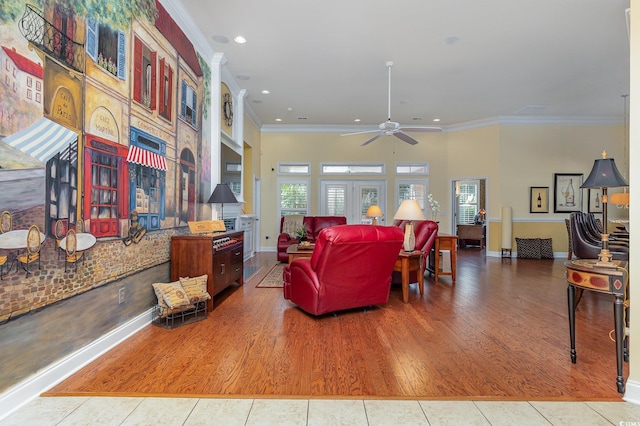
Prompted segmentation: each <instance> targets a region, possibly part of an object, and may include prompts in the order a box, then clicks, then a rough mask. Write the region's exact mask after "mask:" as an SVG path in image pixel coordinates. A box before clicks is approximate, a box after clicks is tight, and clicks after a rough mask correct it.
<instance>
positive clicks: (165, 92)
mask: <svg viewBox="0 0 640 426" xmlns="http://www.w3.org/2000/svg"><path fill="white" fill-rule="evenodd" d="M172 87H173V69H172V68H171V66H170V65H169V64H167V62H166V60H165V58H162V59H160V102H159V103H160V107H159V111H158V113H159V114H160V115H161V116H162V117H164V118H166V119H167V120H169V121H171V103H172V102H173V91H172V90H171V88H172ZM194 95H195V92H194ZM194 103H195V99H194ZM193 116H194V119H193V122H192V124H193V125H194V126H195V114H193Z"/></svg>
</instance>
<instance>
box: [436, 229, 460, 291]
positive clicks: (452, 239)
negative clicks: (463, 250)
mask: <svg viewBox="0 0 640 426" xmlns="http://www.w3.org/2000/svg"><path fill="white" fill-rule="evenodd" d="M457 246H458V236H457V235H447V234H438V235H437V236H436V242H435V244H434V245H433V249H432V250H433V251H432V255H433V264H432V265H430V266H431V267H430V268H429V272H433V275H434V278H435V280H436V281H438V278H440V275H450V276H451V280H452V281H453V282H454V283H455V282H456V261H457V257H458V255H457V252H456V250H457ZM441 250H449V259H450V260H451V272H442V271H440V263H441V262H440V257H441V256H440V251H441Z"/></svg>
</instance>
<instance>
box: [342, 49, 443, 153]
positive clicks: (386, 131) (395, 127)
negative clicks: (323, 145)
mask: <svg viewBox="0 0 640 426" xmlns="http://www.w3.org/2000/svg"><path fill="white" fill-rule="evenodd" d="M392 66H393V62H391V61H389V62H387V68H388V69H389V104H388V110H387V112H388V113H387V117H389V118H388V119H387V121H385V122H384V123H380V125H379V126H378V130H366V131H364V132H353V133H345V134H343V135H340V136H350V135H361V134H364V133H378V134H377V135H375V136H374V137H372V138H371V139H368V140H367V141H365V142H364V143H363V144H362V145H361V146H365V145H367V144H370V143H371V142H373V141H375V140H376V139H378V138H380V137H382V136H395V137H397V138H398V139H401V140H403V141H405V142H406V143H408V144H411V145H415V144H417V143H418V141H417V140H415V139H414V138H412V137H411V136H409V135H408V134H406V133H405V132H440V131H442V128H441V127H438V126H420V127H400V124H398V123H396V122H395V121H391V67H392Z"/></svg>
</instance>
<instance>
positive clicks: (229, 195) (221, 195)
mask: <svg viewBox="0 0 640 426" xmlns="http://www.w3.org/2000/svg"><path fill="white" fill-rule="evenodd" d="M237 202H238V200H237V199H236V196H235V195H233V191H231V188H229V185H227V184H226V183H219V184H217V185H216V189H214V190H213V192H212V193H211V196H210V197H209V201H207V203H220V204H222V215H221V218H222V219H224V203H237Z"/></svg>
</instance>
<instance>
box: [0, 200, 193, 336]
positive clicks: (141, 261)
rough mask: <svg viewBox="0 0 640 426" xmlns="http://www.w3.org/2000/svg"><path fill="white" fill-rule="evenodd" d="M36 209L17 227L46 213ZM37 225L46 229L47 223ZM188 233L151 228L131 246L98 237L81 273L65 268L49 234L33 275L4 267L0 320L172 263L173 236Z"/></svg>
mask: <svg viewBox="0 0 640 426" xmlns="http://www.w3.org/2000/svg"><path fill="white" fill-rule="evenodd" d="M33 210H36V209H32V211H29V213H28V215H23V216H21V217H17V218H16V217H14V229H26V228H28V226H29V225H25V224H30V223H34V222H32V221H31V219H35V218H40V219H39V220H42V217H43V216H44V215H43V212H42V211H40V212H37V211H36V212H34V211H33ZM31 215H32V217H29V216H31ZM36 224H37V223H36ZM37 225H38V227H40V229H41V231H43V232H44V224H37ZM188 232H189V229H188V228H187V227H184V228H174V229H169V230H160V231H150V232H147V234H146V235H145V236H144V237H143V238H142V240H141V241H140V242H139V243H138V244H131V245H130V246H125V245H124V243H123V242H122V240H121V239H119V238H105V239H99V240H98V241H97V243H96V245H95V246H93V247H92V248H91V249H89V250H88V251H87V252H85V259H84V263H82V261H81V263H79V264H78V272H77V273H76V272H75V271H74V267H73V265H69V266H68V267H67V269H68V272H65V270H64V269H65V262H64V256H63V255H60V256H58V252H57V250H56V241H55V238H52V237H49V236H48V237H47V238H46V240H45V242H44V244H43V246H42V250H41V269H38V265H37V263H36V264H34V265H30V267H29V269H30V271H31V274H30V275H29V277H27V276H26V272H25V271H24V269H22V268H21V266H18V267H17V271H16V265H15V264H14V265H13V268H12V269H11V270H10V271H9V272H7V271H6V269H5V270H4V278H3V281H1V282H0V324H1V323H4V322H6V321H8V320H10V319H12V318H16V317H18V316H20V315H24V314H26V313H29V312H32V311H35V310H38V309H41V308H43V307H45V306H48V305H51V304H53V303H55V302H58V301H60V300H63V299H67V298H69V297H72V296H75V295H77V294H81V293H84V292H86V291H89V290H91V289H93V288H96V287H100V286H103V285H105V284H107V283H110V282H113V281H116V280H119V279H122V278H124V277H127V276H130V275H133V274H135V273H138V272H140V271H143V270H145V269H148V268H151V267H153V266H156V265H160V264H162V263H165V262H168V261H169V260H170V252H171V237H172V236H173V235H183V234H185V233H188ZM58 257H60V259H58Z"/></svg>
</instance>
